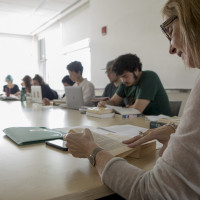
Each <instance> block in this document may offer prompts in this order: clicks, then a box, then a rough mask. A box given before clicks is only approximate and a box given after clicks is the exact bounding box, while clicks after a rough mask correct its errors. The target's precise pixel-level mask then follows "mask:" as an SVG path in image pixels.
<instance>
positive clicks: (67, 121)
mask: <svg viewBox="0 0 200 200" xmlns="http://www.w3.org/2000/svg"><path fill="white" fill-rule="evenodd" d="M0 112H1V120H0V199H1V200H27V199H28V200H36V199H37V200H46V199H56V200H64V199H70V200H71V199H72V200H84V199H85V200H90V199H97V198H100V197H104V196H107V195H109V194H112V193H113V191H111V190H110V189H109V188H108V187H107V186H105V185H103V184H102V182H101V180H100V177H99V175H98V173H97V171H96V170H95V168H93V167H92V166H91V165H90V163H89V161H88V160H87V159H78V158H74V157H72V156H71V155H70V154H69V153H68V152H63V151H60V150H56V149H55V148H51V147H48V146H46V145H45V144H44V143H38V144H31V145H25V146H18V145H16V144H15V143H14V142H12V141H11V140H10V139H9V138H8V137H7V136H6V135H5V134H4V133H3V131H2V130H3V129H4V128H7V127H15V126H37V127H41V126H42V127H48V128H64V127H73V126H81V125H82V126H83V125H84V126H86V125H87V126H110V125H116V124H117V125H119V124H132V125H138V126H142V127H144V128H148V126H149V122H148V121H146V120H144V119H140V118H134V119H131V120H129V119H125V120H123V119H120V118H109V119H98V118H94V117H88V116H86V115H84V114H80V113H79V111H76V110H70V109H64V108H60V107H56V106H50V107H49V106H46V107H44V106H41V105H38V104H27V103H26V102H19V101H16V102H8V101H0ZM157 157H158V155H157V152H153V153H151V154H149V155H148V156H146V157H144V158H141V159H133V158H128V157H127V158H126V159H127V160H128V162H130V163H131V164H134V165H135V166H137V167H140V168H141V169H144V170H149V169H151V168H152V167H153V166H154V164H155V162H156V159H157Z"/></svg>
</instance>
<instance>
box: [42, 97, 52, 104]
mask: <svg viewBox="0 0 200 200" xmlns="http://www.w3.org/2000/svg"><path fill="white" fill-rule="evenodd" d="M42 100H43V104H44V105H50V101H49V99H48V98H43V99H42Z"/></svg>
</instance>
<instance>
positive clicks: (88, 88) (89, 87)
mask: <svg viewBox="0 0 200 200" xmlns="http://www.w3.org/2000/svg"><path fill="white" fill-rule="evenodd" d="M73 86H81V87H82V91H83V101H84V105H85V106H93V103H92V101H91V100H92V99H93V98H94V97H95V88H94V85H93V84H92V83H91V82H90V81H88V80H87V78H85V79H83V81H82V82H81V83H80V84H79V85H78V84H77V83H75V84H74V85H73Z"/></svg>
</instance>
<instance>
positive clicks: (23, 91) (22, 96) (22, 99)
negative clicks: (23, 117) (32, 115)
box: [21, 87, 26, 101]
mask: <svg viewBox="0 0 200 200" xmlns="http://www.w3.org/2000/svg"><path fill="white" fill-rule="evenodd" d="M25 100H26V89H25V87H22V90H21V101H25Z"/></svg>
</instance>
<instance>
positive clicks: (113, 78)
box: [102, 60, 121, 98]
mask: <svg viewBox="0 0 200 200" xmlns="http://www.w3.org/2000/svg"><path fill="white" fill-rule="evenodd" d="M114 62H115V61H114V60H111V61H109V62H108V63H107V65H106V74H107V76H108V78H109V80H110V83H108V84H107V85H106V87H105V89H104V92H103V94H102V97H109V98H112V97H113V95H114V94H115V92H116V90H117V88H118V86H119V85H120V83H121V80H120V77H119V76H117V75H116V73H115V72H114V71H113V64H114Z"/></svg>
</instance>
